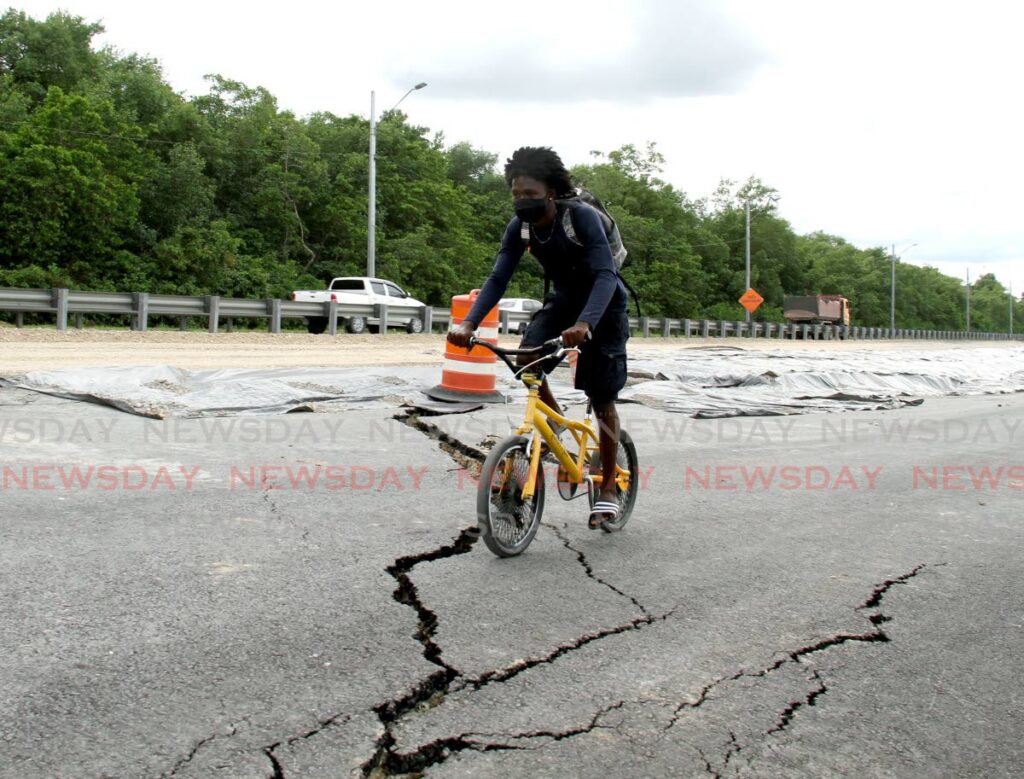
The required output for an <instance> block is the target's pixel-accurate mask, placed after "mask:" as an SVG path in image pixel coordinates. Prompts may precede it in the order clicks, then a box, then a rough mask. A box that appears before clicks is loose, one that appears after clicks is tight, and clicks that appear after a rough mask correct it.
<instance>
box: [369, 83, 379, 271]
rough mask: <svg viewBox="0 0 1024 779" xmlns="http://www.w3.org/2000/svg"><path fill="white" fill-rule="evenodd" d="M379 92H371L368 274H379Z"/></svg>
mask: <svg viewBox="0 0 1024 779" xmlns="http://www.w3.org/2000/svg"><path fill="white" fill-rule="evenodd" d="M376 101H377V93H376V92H374V91H372V90H371V92H370V193H369V207H368V208H367V214H368V216H367V218H366V275H367V276H369V277H370V278H371V279H372V278H375V277H376V275H377V104H376Z"/></svg>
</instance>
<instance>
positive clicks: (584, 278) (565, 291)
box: [466, 203, 626, 330]
mask: <svg viewBox="0 0 1024 779" xmlns="http://www.w3.org/2000/svg"><path fill="white" fill-rule="evenodd" d="M566 208H573V209H574V212H573V214H572V226H573V229H574V231H575V232H576V238H577V240H579V241H580V243H582V244H583V245H582V246H580V245H578V244H576V243H574V242H573V241H572V240H570V239H569V236H567V235H566V234H565V228H564V227H563V225H562V219H563V216H564V214H565V209H566ZM521 233H522V222H520V220H519V217H517V216H514V217H512V221H510V222H509V223H508V227H506V228H505V235H504V236H503V237H502V239H501V248H500V249H499V250H498V256H497V259H496V260H495V262H494V269H493V270H492V271H491V275H490V276H488V277H487V281H485V282H484V285H483V287H481V289H480V294H479V295H478V296H477V299H476V301H475V302H474V303H473V306H472V308H470V310H469V313H468V314H467V315H466V319H467V320H469V321H471V322H472V323H473V324H474V325H479V324H480V321H481V320H482V319H483V318H484V317H485V316H486V315H487V312H488V311H490V310H491V309H492V308H494V306H495V305H497V303H498V301H499V300H501V297H502V295H504V294H505V290H506V289H507V288H508V283H509V280H510V279H511V278H512V274H513V273H514V272H515V270H516V268H517V267H518V266H519V261H520V259H522V256H523V252H525V251H526V248H527V245H526V243H525V242H524V241H523V238H522V235H521ZM529 249H530V254H532V255H533V256H534V257H536V258H537V259H538V260H539V261H540V264H541V265H542V266H543V268H544V273H545V275H546V276H547V277H548V278H549V279H550V280H551V286H552V288H553V289H554V291H555V292H556V293H557V294H558V295H560V296H561V297H563V298H564V299H565V300H566V303H567V304H569V305H576V306H579V307H580V309H581V311H580V314H579V316H578V317H577V321H582V322H586V323H587V324H589V325H590V328H591V329H592V330H593V329H594V328H595V327H597V323H598V321H600V319H601V316H602V315H603V314H604V312H605V309H606V308H607V307H608V303H609V302H610V301H611V299H612V296H613V295H616V294H620V295H623V296H625V294H626V292H625V288H624V287H623V285H622V282H621V280H620V279H619V276H618V274H617V273H616V271H615V263H614V261H613V260H612V252H611V249H610V248H608V237H607V236H606V235H605V232H604V226H603V225H602V224H601V217H600V216H599V215H598V213H597V211H596V210H595V209H594V208H592V207H591V206H589V205H587V204H585V203H580V204H578V205H574V206H567V205H564V204H560V205H559V206H558V214H557V216H556V217H555V222H554V225H553V226H552V230H551V235H550V236H549V237H546V236H545V231H544V230H541V231H540V237H539V238H538V235H537V233H536V232H535V231H534V229H533V227H532V225H531V227H530V241H529Z"/></svg>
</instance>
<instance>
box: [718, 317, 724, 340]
mask: <svg viewBox="0 0 1024 779" xmlns="http://www.w3.org/2000/svg"><path fill="white" fill-rule="evenodd" d="M725 333H726V324H725V320H724V319H719V320H718V337H719V338H725Z"/></svg>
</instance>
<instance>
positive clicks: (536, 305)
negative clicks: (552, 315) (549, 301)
mask: <svg viewBox="0 0 1024 779" xmlns="http://www.w3.org/2000/svg"><path fill="white" fill-rule="evenodd" d="M543 306H544V304H543V303H541V302H540V301H539V300H534V299H533V298H502V299H501V300H499V301H498V313H499V314H500V313H501V312H502V311H508V312H509V313H510V314H523V315H525V318H521V317H516V319H510V320H509V329H511V330H514V331H515V332H517V333H519V334H520V335H522V334H523V333H525V332H526V326H527V325H528V324H529V322H530V317H532V316H533V314H534V312H536V311H540V310H541V308H542V307H543ZM516 320H518V325H517V324H516Z"/></svg>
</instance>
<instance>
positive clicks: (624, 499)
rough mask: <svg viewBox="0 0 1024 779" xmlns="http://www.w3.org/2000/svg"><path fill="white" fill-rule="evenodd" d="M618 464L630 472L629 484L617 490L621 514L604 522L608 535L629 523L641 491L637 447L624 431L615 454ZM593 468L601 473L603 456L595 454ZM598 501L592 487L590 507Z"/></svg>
mask: <svg viewBox="0 0 1024 779" xmlns="http://www.w3.org/2000/svg"><path fill="white" fill-rule="evenodd" d="M615 462H616V464H617V465H618V466H619V467H620V468H622V469H623V470H626V471H628V472H629V483H628V484H627V485H626V488H625V489H622V488H621V487H619V488H617V489H616V499H617V500H618V502H619V513H618V515H617V516H616V517H615V520H614V521H612V522H602V523H601V529H602V530H604V531H605V532H606V533H614V532H616V531H619V530H622V528H623V527H625V526H626V523H627V522H629V517H630V515H631V514H632V513H633V507H634V506H635V505H636V493H637V490H639V489H640V462H639V460H638V458H637V456H636V446H635V445H634V444H633V439H632V438H631V437H630V435H629V433H627V432H626V431H625V430H623V429H621V428H620V429H619V447H618V450H617V451H616V453H615ZM591 463H592V466H591V467H593V468H595V469H596V470H597V472H598V473H600V469H601V456H600V455H599V454H598V453H597V452H595V453H594V456H593V457H592V458H591ZM596 499H597V490H596V489H595V488H594V486H593V485H591V488H590V507H591V508H593V507H594V501H595V500H596Z"/></svg>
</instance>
